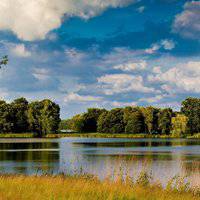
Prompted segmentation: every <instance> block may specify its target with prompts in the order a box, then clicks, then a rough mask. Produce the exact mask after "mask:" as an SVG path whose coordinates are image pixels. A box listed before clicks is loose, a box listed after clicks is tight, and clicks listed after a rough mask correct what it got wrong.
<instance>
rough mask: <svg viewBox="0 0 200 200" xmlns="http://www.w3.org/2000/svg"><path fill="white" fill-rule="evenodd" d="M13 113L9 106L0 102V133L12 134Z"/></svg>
mask: <svg viewBox="0 0 200 200" xmlns="http://www.w3.org/2000/svg"><path fill="white" fill-rule="evenodd" d="M13 127H14V112H13V108H12V106H11V105H10V104H7V103H6V102H5V101H0V133H9V132H13Z"/></svg>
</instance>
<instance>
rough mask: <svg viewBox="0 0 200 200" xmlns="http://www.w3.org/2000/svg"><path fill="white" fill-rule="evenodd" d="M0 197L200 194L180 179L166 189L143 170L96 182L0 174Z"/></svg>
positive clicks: (38, 199)
mask: <svg viewBox="0 0 200 200" xmlns="http://www.w3.org/2000/svg"><path fill="white" fill-rule="evenodd" d="M119 188H120V189H119ZM0 199H4V200H11V199H20V200H25V199H29V200H49V199H60V200H64V199H71V200H75V199H82V200H90V199H91V200H93V199H101V200H104V199H105V200H108V199H110V200H122V199H123V200H124V199H126V200H128V199H130V200H131V199H134V200H152V199H154V200H165V199H168V200H174V199H176V200H199V199H200V195H199V190H198V189H190V188H189V187H188V184H187V183H184V182H183V181H175V182H174V181H170V182H169V183H168V185H167V187H166V188H163V187H162V186H161V184H159V183H150V181H149V176H148V175H147V174H145V173H143V174H141V175H140V176H139V177H138V178H137V179H136V180H135V181H133V180H132V179H129V178H127V179H126V180H122V179H121V178H118V179H116V180H110V179H106V180H103V181H100V180H98V179H97V178H94V177H91V176H88V175H82V176H74V177H71V176H63V175H60V176H50V175H49V176H48V175H46V176H24V175H1V176H0Z"/></svg>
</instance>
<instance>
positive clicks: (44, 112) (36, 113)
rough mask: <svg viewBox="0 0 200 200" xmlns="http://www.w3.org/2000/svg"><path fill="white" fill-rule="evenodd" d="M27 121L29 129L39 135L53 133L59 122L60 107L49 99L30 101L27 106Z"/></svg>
mask: <svg viewBox="0 0 200 200" xmlns="http://www.w3.org/2000/svg"><path fill="white" fill-rule="evenodd" d="M28 121H29V124H30V130H31V131H33V132H36V133H37V134H38V136H40V137H42V136H45V135H46V134H48V133H55V132H57V130H58V127H59V123H60V108H59V106H58V105H57V104H56V103H54V102H52V101H51V100H49V99H45V100H43V101H40V102H39V101H35V102H32V103H30V104H29V108H28Z"/></svg>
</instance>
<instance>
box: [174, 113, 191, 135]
mask: <svg viewBox="0 0 200 200" xmlns="http://www.w3.org/2000/svg"><path fill="white" fill-rule="evenodd" d="M171 133H172V135H173V136H177V137H181V136H184V135H186V134H187V133H188V118H187V117H186V116H185V115H183V114H177V115H176V116H175V117H172V131H171Z"/></svg>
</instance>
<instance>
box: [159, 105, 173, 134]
mask: <svg viewBox="0 0 200 200" xmlns="http://www.w3.org/2000/svg"><path fill="white" fill-rule="evenodd" d="M172 117H173V111H172V109H171V108H166V109H163V110H160V112H159V115H158V131H159V133H161V134H167V135H169V134H170V131H171V128H172Z"/></svg>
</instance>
